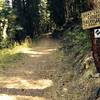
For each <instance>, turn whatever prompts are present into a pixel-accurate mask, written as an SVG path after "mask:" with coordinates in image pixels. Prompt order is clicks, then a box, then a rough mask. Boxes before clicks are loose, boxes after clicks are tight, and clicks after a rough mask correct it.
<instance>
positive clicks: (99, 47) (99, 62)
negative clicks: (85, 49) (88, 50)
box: [91, 29, 100, 73]
mask: <svg viewBox="0 0 100 100" xmlns="http://www.w3.org/2000/svg"><path fill="white" fill-rule="evenodd" d="M91 39H92V54H93V58H94V63H95V65H96V69H97V72H98V73H100V38H96V37H95V35H94V29H92V31H91Z"/></svg>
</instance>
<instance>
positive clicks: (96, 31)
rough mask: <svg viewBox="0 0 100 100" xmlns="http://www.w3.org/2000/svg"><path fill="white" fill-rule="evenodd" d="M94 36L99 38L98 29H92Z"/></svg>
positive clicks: (99, 32) (99, 30)
mask: <svg viewBox="0 0 100 100" xmlns="http://www.w3.org/2000/svg"><path fill="white" fill-rule="evenodd" d="M94 36H95V38H100V29H94Z"/></svg>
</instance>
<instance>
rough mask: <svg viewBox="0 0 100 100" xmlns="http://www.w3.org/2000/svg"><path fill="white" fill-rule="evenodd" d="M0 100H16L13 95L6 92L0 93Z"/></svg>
mask: <svg viewBox="0 0 100 100" xmlns="http://www.w3.org/2000/svg"><path fill="white" fill-rule="evenodd" d="M0 100H17V99H16V97H14V96H8V95H6V94H2V95H0Z"/></svg>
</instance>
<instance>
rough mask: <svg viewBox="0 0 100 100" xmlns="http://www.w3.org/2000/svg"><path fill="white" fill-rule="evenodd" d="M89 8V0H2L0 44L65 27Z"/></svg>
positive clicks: (0, 8) (78, 18)
mask: <svg viewBox="0 0 100 100" xmlns="http://www.w3.org/2000/svg"><path fill="white" fill-rule="evenodd" d="M88 9H89V7H88V1H87V0H70V1H69V0H0V46H1V48H2V45H5V46H7V44H8V43H9V42H10V43H13V42H12V41H18V42H20V40H21V41H22V40H24V39H25V37H26V36H30V38H35V37H38V36H40V35H41V34H42V33H48V32H53V31H54V30H55V29H57V30H63V29H64V26H66V24H67V23H69V22H72V23H73V22H74V21H75V20H76V21H77V20H80V14H81V12H84V11H86V10H88ZM79 23H80V21H78V24H79ZM5 46H4V47H5Z"/></svg>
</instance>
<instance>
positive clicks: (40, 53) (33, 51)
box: [21, 48, 57, 57]
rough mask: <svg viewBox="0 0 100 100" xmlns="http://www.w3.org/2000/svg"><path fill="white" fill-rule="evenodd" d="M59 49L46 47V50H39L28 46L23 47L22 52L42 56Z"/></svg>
mask: <svg viewBox="0 0 100 100" xmlns="http://www.w3.org/2000/svg"><path fill="white" fill-rule="evenodd" d="M56 50H57V49H55V48H54V49H44V50H41V49H40V50H39V51H35V50H31V49H30V50H29V49H27V48H24V49H22V51H21V52H22V53H25V54H28V55H29V56H30V57H41V56H43V55H47V54H51V53H52V52H54V51H56Z"/></svg>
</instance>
